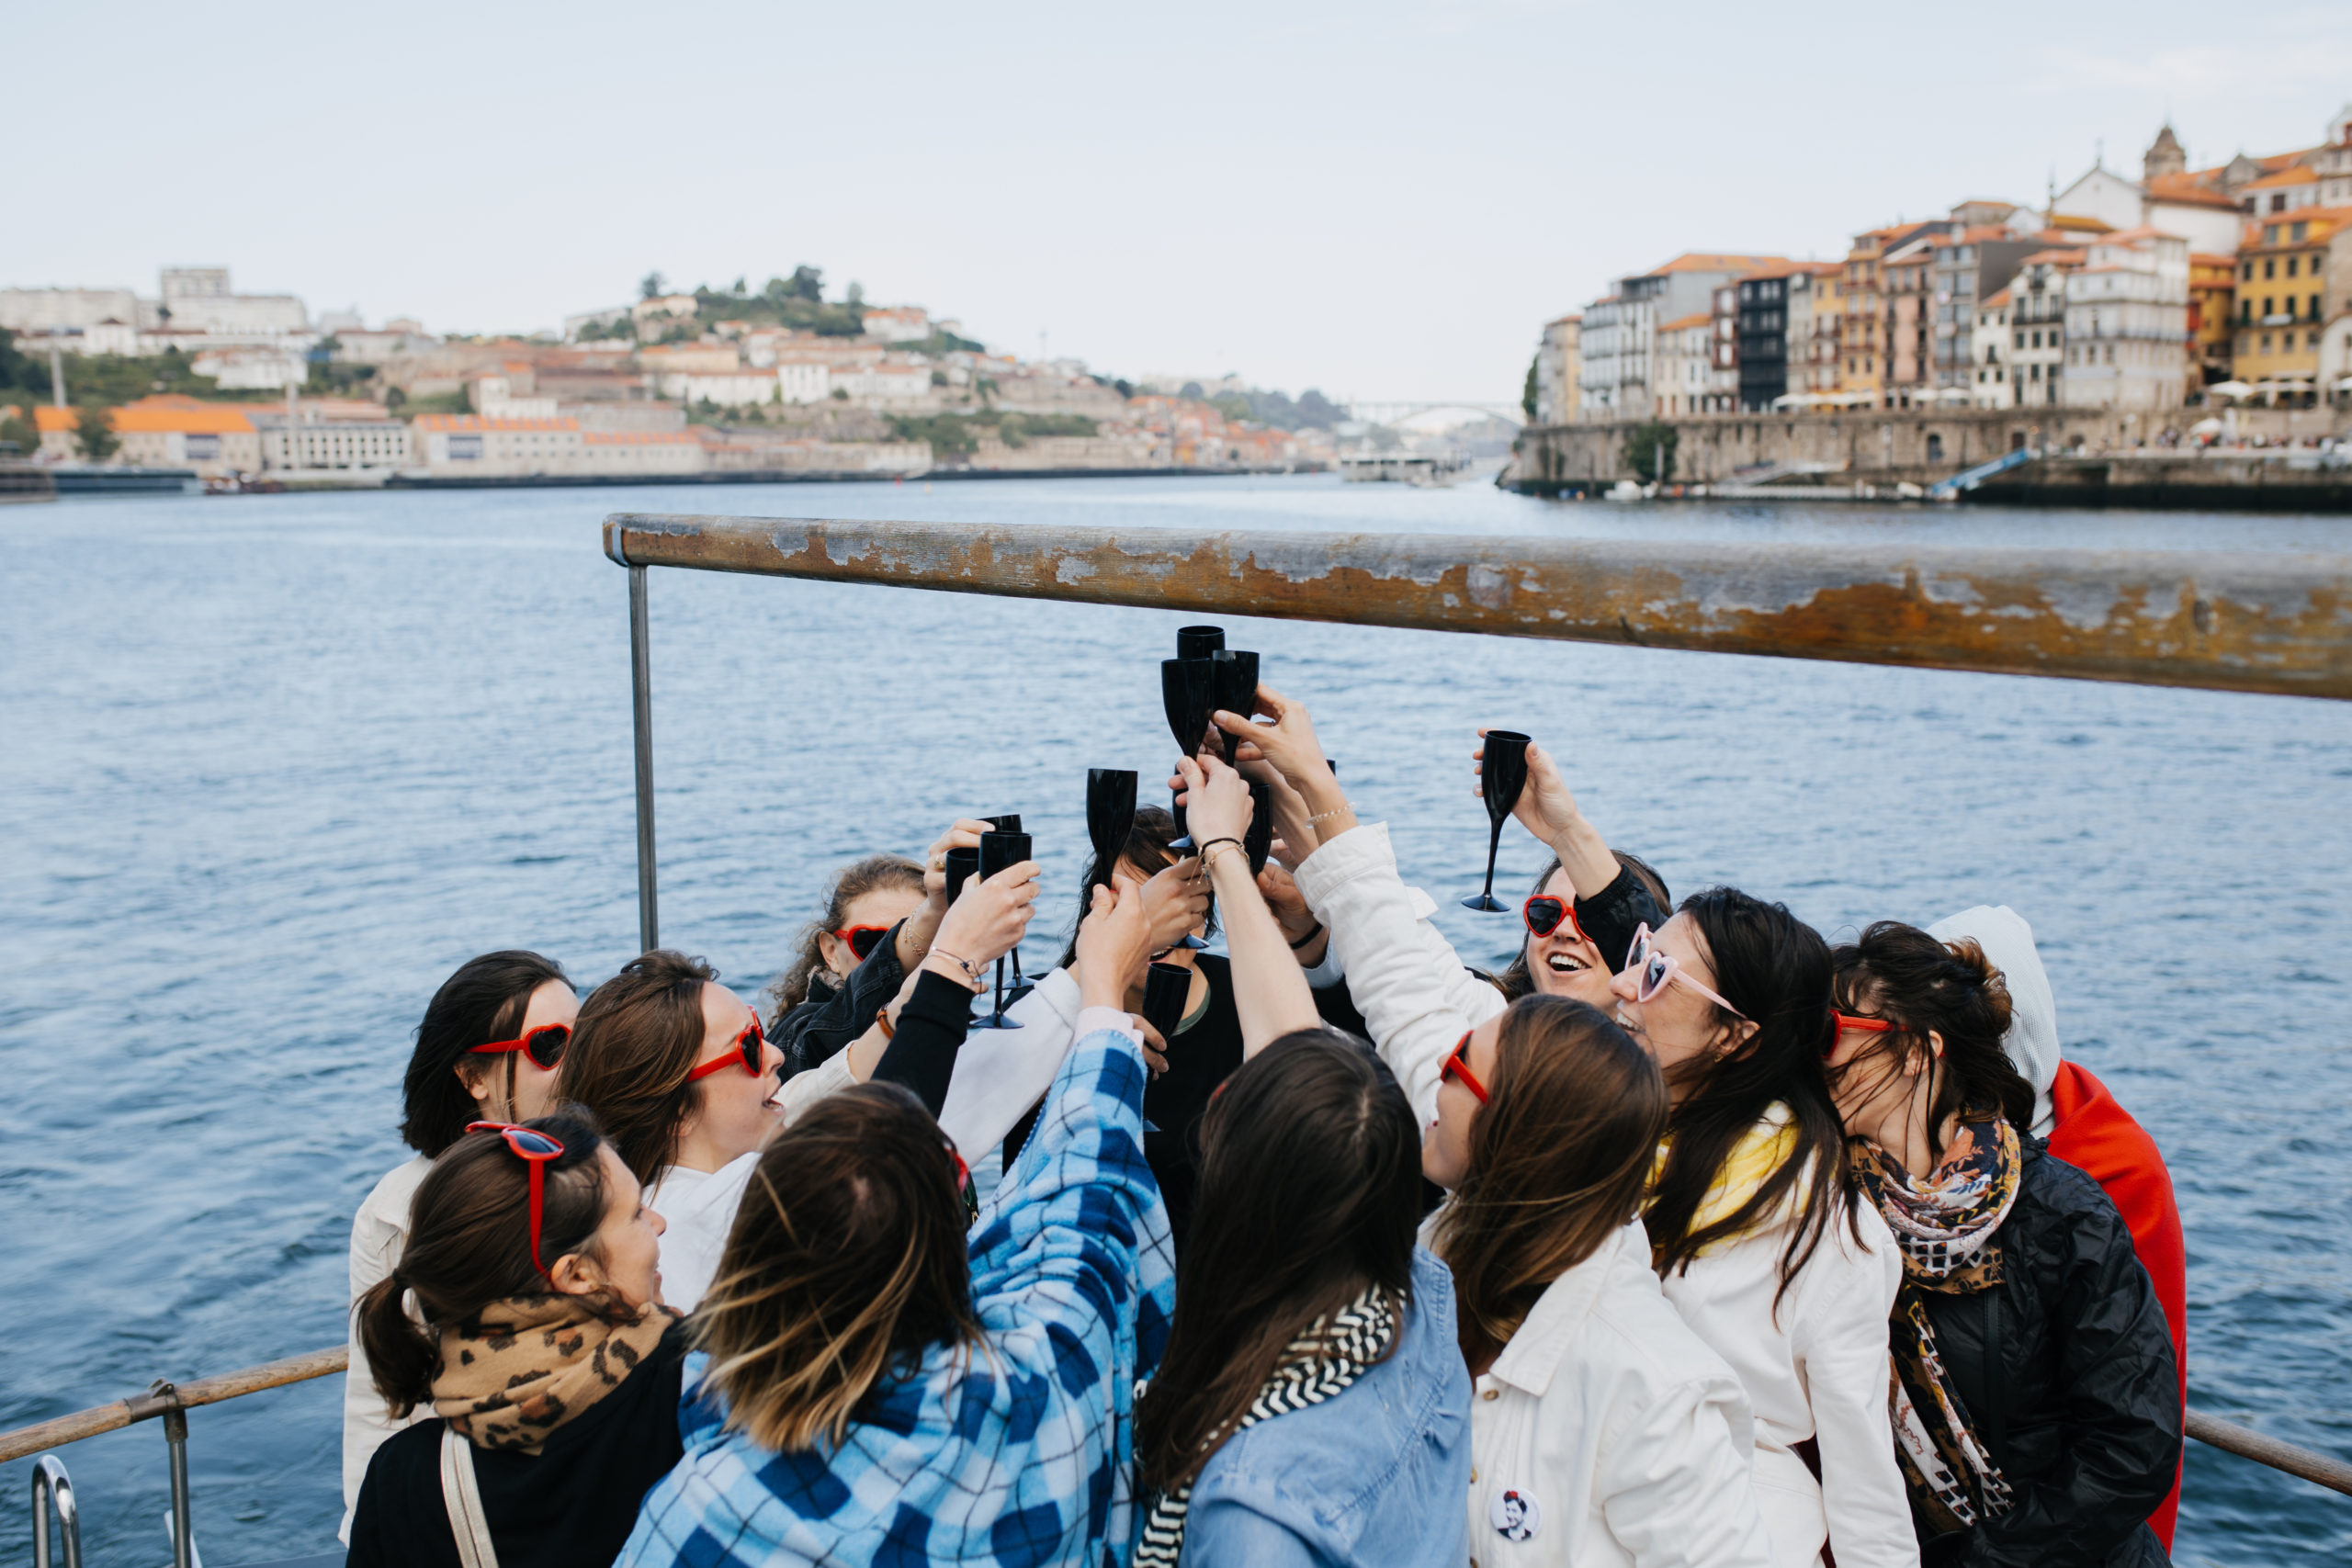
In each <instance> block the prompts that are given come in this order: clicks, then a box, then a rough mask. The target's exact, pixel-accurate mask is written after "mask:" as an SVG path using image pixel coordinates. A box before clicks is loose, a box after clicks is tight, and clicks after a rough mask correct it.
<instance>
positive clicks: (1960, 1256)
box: [1855, 1117, 2023, 1532]
mask: <svg viewBox="0 0 2352 1568" xmlns="http://www.w3.org/2000/svg"><path fill="white" fill-rule="evenodd" d="M1858 1153H1859V1155H1860V1157H1859V1158H1857V1159H1856V1161H1855V1173H1856V1174H1857V1175H1858V1176H1860V1178H1861V1182H1862V1185H1863V1187H1864V1188H1866V1189H1867V1190H1869V1192H1870V1195H1871V1198H1872V1199H1873V1200H1874V1201H1876V1202H1877V1204H1878V1208H1879V1213H1882V1214H1883V1215H1885V1216H1886V1223H1887V1226H1888V1228H1890V1229H1891V1230H1893V1231H1894V1240H1895V1244H1896V1245H1897V1246H1898V1247H1901V1248H1902V1249H1903V1289H1902V1290H1901V1292H1898V1293H1897V1294H1896V1296H1895V1298H1894V1317H1893V1319H1892V1321H1891V1322H1890V1324H1889V1325H1888V1346H1889V1348H1890V1350H1891V1352H1892V1355H1893V1359H1894V1386H1893V1389H1892V1391H1891V1393H1890V1394H1889V1399H1888V1408H1889V1413H1890V1414H1891V1415H1892V1416H1893V1417H1894V1447H1895V1457H1896V1458H1897V1459H1898V1460H1900V1461H1902V1465H1903V1480H1904V1484H1905V1486H1906V1487H1907V1488H1908V1489H1909V1491H1910V1494H1911V1502H1912V1505H1913V1506H1914V1507H1916V1508H1917V1510H1918V1511H1919V1513H1920V1515H1921V1517H1924V1518H1925V1519H1927V1520H1928V1523H1929V1525H1930V1526H1931V1527H1932V1528H1933V1529H1936V1530H1937V1531H1939V1532H1943V1531H1950V1530H1960V1529H1970V1528H1971V1527H1973V1526H1974V1525H1975V1524H1977V1523H1978V1522H1979V1521H1981V1520H1984V1519H1988V1518H1998V1517H2000V1516H2001V1515H2003V1514H2006V1513H2007V1512H2008V1511H2009V1508H2010V1506H2011V1497H2010V1495H2009V1483H2008V1480H2007V1477H2006V1476H2004V1475H2002V1473H2001V1469H2000V1466H1998V1465H1996V1464H1995V1463H1994V1462H1993V1457H1992V1455H1991V1454H1990V1453H1988V1452H1987V1451H1986V1450H1985V1444H1984V1440H1983V1439H1982V1438H1980V1437H1978V1435H1977V1433H1976V1430H1975V1428H1974V1427H1973V1426H1972V1425H1970V1422H1969V1416H1968V1407H1967V1406H1966V1405H1965V1404H1962V1402H1961V1397H1960V1390H1959V1389H1958V1388H1957V1387H1955V1386H1954V1385H1953V1382H1952V1380H1951V1373H1950V1371H1947V1370H1946V1368H1945V1366H1944V1363H1943V1357H1942V1356H1941V1355H1940V1354H1939V1353H1938V1351H1937V1349H1936V1336H1935V1331H1934V1330H1933V1329H1932V1328H1930V1327H1929V1326H1928V1310H1927V1293H1928V1292H1931V1291H1932V1292H1946V1293H1950V1294H1955V1295H1966V1294H1973V1293H1974V1292H1979V1291H1989V1290H1991V1289H1993V1288H1994V1287H1995V1286H1996V1285H1998V1284H1999V1283H2001V1280H2002V1279H2003V1277H2004V1276H2003V1273H2002V1268H2001V1247H2000V1242H1999V1239H1998V1238H1999V1235H2000V1229H2001V1222H2002V1221H2003V1220H2006V1219H2007V1218H2008V1217H2009V1210H2010V1209H2011V1208H2012V1207H2014V1206H2015V1205H2016V1203H2017V1201H2018V1176H2019V1174H2020V1171H2021V1170H2022V1168H2023V1160H2022V1156H2021V1152H2020V1149H2019V1146H2018V1133H2017V1129H2016V1128H2014V1127H2012V1126H2010V1125H2009V1123H2008V1122H2007V1120H2006V1119H2004V1118H2001V1117H1987V1118H1978V1119H1971V1120H1965V1121H1962V1122H1961V1124H1960V1131H1959V1133H1958V1134H1956V1135H1955V1136H1954V1137H1953V1139H1952V1141H1951V1146H1950V1147H1949V1148H1947V1149H1946V1150H1945V1151H1944V1158H1943V1163H1942V1164H1940V1165H1939V1166H1937V1167H1936V1168H1935V1169H1933V1170H1931V1171H1929V1172H1928V1174H1927V1175H1926V1176H1924V1177H1914V1176H1913V1175H1912V1174H1911V1173H1910V1171H1909V1170H1907V1169H1905V1168H1904V1166H1903V1164H1902V1162H1901V1161H1899V1160H1897V1159H1896V1158H1895V1157H1894V1156H1892V1155H1890V1154H1888V1153H1887V1152H1886V1151H1885V1150H1884V1149H1882V1148H1880V1147H1879V1146H1878V1145H1876V1144H1873V1143H1870V1142H1868V1141H1867V1140H1865V1141H1862V1142H1861V1143H1860V1144H1859V1145H1858Z"/></svg>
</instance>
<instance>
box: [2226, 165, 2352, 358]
mask: <svg viewBox="0 0 2352 1568" xmlns="http://www.w3.org/2000/svg"><path fill="white" fill-rule="evenodd" d="M2346 223H2352V208H2347V207H2303V208H2297V209H2292V210H2290V211H2288V212H2285V213H2281V214H2280V215H2279V216H2278V217H2276V218H2265V219H2264V220H2261V222H2259V223H2258V224H2256V223H2249V224H2248V225H2246V231H2245V242H2244V243H2242V244H2240V245H2239V246H2238V255H2237V263H2238V276H2237V344H2236V350H2237V352H2236V355H2235V356H2234V360H2233V370H2234V371H2235V373H2236V378H2237V379H2238V380H2241V381H2245V382H2247V383H2249V384H2251V385H2252V386H2253V387H2254V388H2255V389H2256V390H2258V391H2267V392H2269V393H2270V394H2272V396H2273V397H2276V398H2293V399H2295V400H2299V401H2300V400H2302V399H2303V398H2304V397H2305V395H2306V394H2309V393H2312V392H2313V391H2315V390H2316V389H2317V384H2318V380H2319V349H2320V332H2321V328H2322V327H2323V326H2324V323H2325V322H2326V321H2327V319H2328V310H2329V305H2330V303H2331V302H2330V300H2329V299H2328V298H2327V287H2326V284H2327V254H2328V249H2329V243H2330V241H2331V240H2333V239H2334V238H2335V235H2336V233H2337V232H2338V231H2342V230H2343V229H2344V228H2345V226H2346Z"/></svg>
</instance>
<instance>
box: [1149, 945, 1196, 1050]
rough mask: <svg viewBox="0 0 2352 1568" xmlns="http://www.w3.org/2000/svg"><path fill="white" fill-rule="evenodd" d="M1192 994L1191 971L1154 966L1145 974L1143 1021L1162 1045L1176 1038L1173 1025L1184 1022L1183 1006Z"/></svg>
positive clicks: (1182, 967)
mask: <svg viewBox="0 0 2352 1568" xmlns="http://www.w3.org/2000/svg"><path fill="white" fill-rule="evenodd" d="M1192 993H1193V972H1192V970H1191V969H1189V968H1188V967H1186V966H1185V965H1183V964H1153V965H1152V966H1151V969H1150V972H1149V973H1148V974H1147V975H1145V976H1144V981H1143V1020H1144V1021H1145V1022H1146V1023H1148V1024H1150V1025H1151V1026H1152V1027H1153V1028H1154V1029H1157V1030H1158V1031H1159V1038H1160V1040H1161V1041H1162V1042H1170V1041H1173V1040H1174V1039H1175V1038H1176V1026H1177V1025H1178V1024H1180V1023H1182V1022H1183V1021H1184V1004H1185V1003H1186V1002H1187V1001H1189V1000H1191V999H1192ZM1163 1054H1164V1053H1163Z"/></svg>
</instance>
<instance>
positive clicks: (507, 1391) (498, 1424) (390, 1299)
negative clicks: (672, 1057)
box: [350, 1111, 686, 1568]
mask: <svg viewBox="0 0 2352 1568" xmlns="http://www.w3.org/2000/svg"><path fill="white" fill-rule="evenodd" d="M661 1235H662V1220H661V1216H659V1215H658V1214H656V1213H653V1212H652V1211H651V1210H650V1209H648V1208H647V1207H646V1206H645V1202H644V1194H643V1192H642V1190H640V1189H639V1186H638V1183H637V1179H636V1178H635V1177H633V1176H631V1175H630V1174H629V1171H628V1167H627V1166H625V1165H623V1164H622V1163H621V1161H620V1158H619V1156H617V1155H616V1154H615V1153H614V1151H613V1147H612V1145H610V1144H608V1143H606V1142H605V1140H604V1138H603V1137H602V1136H601V1135H600V1134H598V1132H597V1130H596V1126H595V1123H594V1122H593V1121H590V1120H589V1119H587V1118H586V1117H584V1116H582V1115H581V1114H579V1113H578V1112H576V1111H561V1112H558V1113H556V1114H553V1115H548V1116H542V1117H538V1118H537V1119H536V1120H533V1121H531V1122H524V1123H520V1124H517V1123H512V1122H475V1123H474V1124H472V1126H470V1127H469V1128H468V1129H467V1130H466V1131H465V1132H464V1133H463V1134H460V1135H459V1136H458V1139H457V1140H456V1142H454V1143H452V1144H451V1145H449V1147H448V1148H447V1150H446V1151H445V1152H444V1153H443V1154H442V1155H441V1156H440V1157H439V1158H438V1159H436V1160H435V1161H434V1163H433V1168H432V1169H431V1170H430V1171H429V1172H427V1173H426V1175H425V1178H424V1181H423V1182H422V1183H420V1184H419V1186H418V1187H417V1190H416V1203H415V1209H414V1213H413V1221H412V1224H411V1226H410V1231H409V1238H408V1246H407V1247H406V1249H405V1250H404V1251H403V1252H402V1253H401V1259H400V1262H399V1264H398V1265H397V1266H396V1267H395V1268H394V1269H393V1270H392V1271H391V1272H390V1274H389V1275H387V1276H385V1278H383V1279H382V1280H378V1281H377V1282H376V1284H375V1285H373V1286H371V1287H370V1288H369V1290H368V1293H367V1294H366V1295H365V1296H363V1297H361V1298H360V1301H359V1304H358V1308H357V1312H356V1320H357V1328H358V1333H359V1337H360V1339H361V1340H362V1342H363V1343H365V1344H366V1346H367V1347H368V1365H369V1367H370V1368H371V1369H372V1371H373V1375H374V1378H375V1382H376V1387H377V1389H378V1390H379V1393H381V1395H382V1397H383V1398H384V1400H385V1401H386V1402H387V1403H388V1404H390V1406H391V1408H392V1409H393V1410H394V1411H396V1412H397V1413H398V1414H399V1415H401V1416H403V1417H405V1416H407V1415H408V1414H409V1413H410V1412H411V1411H412V1410H417V1409H429V1410H430V1411H431V1413H432V1415H433V1416H437V1417H438V1419H428V1420H424V1421H421V1422H419V1423H418V1424H416V1425H414V1426H412V1427H407V1428H406V1429H404V1430H402V1431H401V1432H399V1433H396V1434H395V1435H394V1436H393V1437H392V1438H390V1439H389V1440H388V1441H386V1442H385V1443H384V1444H383V1446H382V1447H380V1448H379V1449H378V1450H376V1453H375V1456H374V1457H373V1458H372V1459H371V1460H370V1461H369V1462H368V1474H367V1480H366V1482H365V1483H363V1484H362V1486H361V1487H360V1491H359V1503H358V1506H357V1507H356V1510H355V1511H354V1512H353V1515H352V1523H351V1554H350V1562H351V1563H352V1564H353V1568H379V1565H382V1568H414V1565H415V1564H420V1563H430V1564H455V1563H458V1562H468V1563H483V1562H494V1563H496V1564H498V1565H499V1568H537V1565H542V1564H543V1565H545V1568H582V1565H584V1568H594V1565H596V1564H601V1563H607V1562H612V1561H613V1559H614V1557H615V1556H616V1554H617V1553H618V1552H619V1551H620V1548H621V1543H622V1542H623V1541H625V1540H628V1532H629V1529H630V1528H631V1526H632V1525H633V1523H634V1522H635V1519H636V1516H637V1505H638V1500H639V1498H640V1497H642V1496H643V1495H644V1494H645V1490H646V1488H647V1487H649V1486H650V1485H652V1484H653V1483H654V1482H655V1481H656V1480H658V1479H659V1478H660V1477H661V1476H662V1473H663V1472H666V1471H667V1470H668V1469H669V1468H670V1467H671V1466H672V1465H673V1464H674V1463H675V1462H676V1461H677V1458H678V1454H679V1451H680V1444H679V1440H678V1421H677V1404H678V1390H679V1371H680V1366H681V1363H682V1360H683V1359H684V1354H685V1348H686V1337H685V1335H684V1331H683V1329H682V1328H681V1327H680V1326H679V1324H678V1314H676V1313H674V1312H672V1311H670V1310H669V1309H668V1308H666V1307H664V1306H663V1305H662V1275H661V1270H660V1269H659V1267H658V1266H657V1263H656V1258H657V1257H658V1254H659V1250H660V1238H661ZM412 1301H413V1303H414V1307H413V1311H414V1314H415V1315H414V1316H412V1315H411V1314H412V1309H411V1307H410V1306H409V1305H408V1304H406V1303H408V1302H412Z"/></svg>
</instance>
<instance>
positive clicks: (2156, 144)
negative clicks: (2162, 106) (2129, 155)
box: [2140, 121, 2188, 183]
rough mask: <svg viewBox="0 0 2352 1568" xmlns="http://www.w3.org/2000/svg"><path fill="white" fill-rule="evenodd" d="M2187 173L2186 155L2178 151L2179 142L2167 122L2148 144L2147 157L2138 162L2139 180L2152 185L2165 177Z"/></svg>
mask: <svg viewBox="0 0 2352 1568" xmlns="http://www.w3.org/2000/svg"><path fill="white" fill-rule="evenodd" d="M2187 173H2188V153H2186V152H2182V151H2181V150H2180V141H2179V139H2178V138H2177V137H2176V136H2174V135H2173V133H2172V125H2171V123H2170V122H2169V121H2167V122H2166V123H2165V128H2164V129H2163V130H2159V131H2157V132H2156V139H2155V140H2154V141H2151V142H2150V143H2148V152H2147V156H2145V157H2144V158H2143V159H2141V160H2140V178H2141V180H2142V181H2143V182H2144V183H2153V182H2154V181H2155V180H2157V179H2159V178H2161V177H2162V176H2164V175H2182V174H2187Z"/></svg>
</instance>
